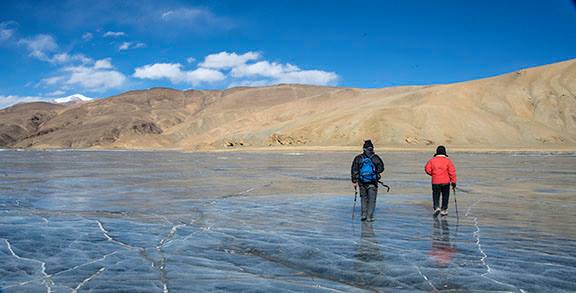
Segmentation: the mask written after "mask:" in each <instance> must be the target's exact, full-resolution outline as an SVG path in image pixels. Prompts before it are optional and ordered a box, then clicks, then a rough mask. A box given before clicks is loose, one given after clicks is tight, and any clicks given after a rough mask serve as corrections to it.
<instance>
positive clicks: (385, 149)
mask: <svg viewBox="0 0 576 293" xmlns="http://www.w3.org/2000/svg"><path fill="white" fill-rule="evenodd" d="M375 149H376V151H377V152H380V153H382V152H397V153H427V152H434V150H435V149H436V146H430V147H376V148H375ZM448 149H449V151H450V152H451V153H576V147H548V148H536V147H458V146H454V147H451V146H448ZM0 151H55V152H66V151H69V152H72V151H78V152H98V151H109V152H182V153H244V152H245V153H252V152H269V153H275V152H304V153H315V152H361V151H362V147H361V146H359V147H351V146H275V147H235V148H223V149H185V148H81V149H74V148H72V149H70V148H0Z"/></svg>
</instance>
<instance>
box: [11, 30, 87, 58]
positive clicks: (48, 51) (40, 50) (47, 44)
mask: <svg viewBox="0 0 576 293" xmlns="http://www.w3.org/2000/svg"><path fill="white" fill-rule="evenodd" d="M18 44H20V45H21V46H25V47H26V49H27V50H28V52H29V55H30V56H32V57H34V58H37V59H39V60H41V61H45V62H48V63H52V64H66V63H75V62H79V63H82V64H88V63H91V62H93V60H92V59H91V58H89V57H87V56H86V55H84V54H70V53H67V52H60V53H59V52H57V51H58V48H59V46H58V44H57V43H56V41H55V40H54V38H53V37H52V36H50V35H44V34H41V35H36V36H34V37H31V38H24V39H21V40H20V41H18Z"/></svg>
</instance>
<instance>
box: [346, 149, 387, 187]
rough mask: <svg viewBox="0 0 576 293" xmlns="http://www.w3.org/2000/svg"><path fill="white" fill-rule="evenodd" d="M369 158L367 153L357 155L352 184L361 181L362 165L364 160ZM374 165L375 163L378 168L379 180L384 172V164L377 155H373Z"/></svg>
mask: <svg viewBox="0 0 576 293" xmlns="http://www.w3.org/2000/svg"><path fill="white" fill-rule="evenodd" d="M365 156H368V155H367V154H366V153H362V154H359V155H357V156H356V157H355V158H354V161H352V170H351V172H350V173H351V175H352V183H356V182H359V181H360V164H361V163H362V159H363V158H364V157H365ZM372 163H374V167H376V173H377V174H378V178H380V173H382V172H384V162H383V161H382V159H381V158H380V157H379V156H378V155H377V154H373V155H372Z"/></svg>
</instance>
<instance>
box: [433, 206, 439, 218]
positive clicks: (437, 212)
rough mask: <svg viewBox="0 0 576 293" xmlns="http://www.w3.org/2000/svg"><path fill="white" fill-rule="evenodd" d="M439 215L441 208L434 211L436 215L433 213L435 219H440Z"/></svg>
mask: <svg viewBox="0 0 576 293" xmlns="http://www.w3.org/2000/svg"><path fill="white" fill-rule="evenodd" d="M439 213H440V209H439V208H436V209H435V210H434V213H433V215H434V217H438V214H439Z"/></svg>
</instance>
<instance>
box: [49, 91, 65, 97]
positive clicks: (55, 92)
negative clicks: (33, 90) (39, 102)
mask: <svg viewBox="0 0 576 293" xmlns="http://www.w3.org/2000/svg"><path fill="white" fill-rule="evenodd" d="M65 93H66V92H65V91H62V90H56V91H53V92H49V93H47V94H46V95H47V96H50V97H55V96H62V95H64V94H65Z"/></svg>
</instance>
